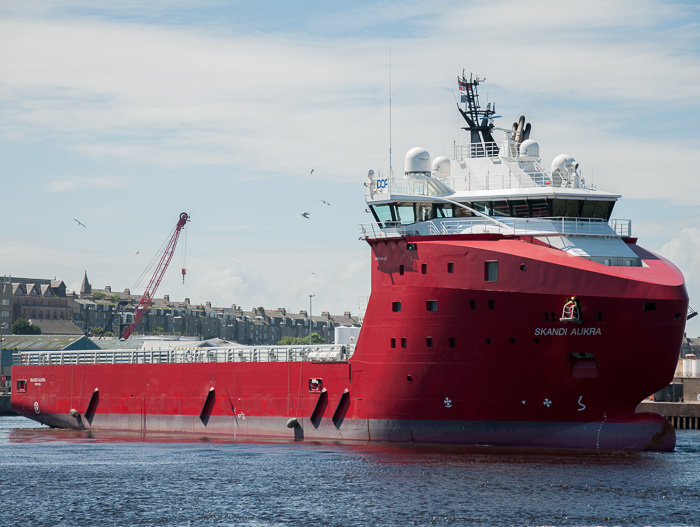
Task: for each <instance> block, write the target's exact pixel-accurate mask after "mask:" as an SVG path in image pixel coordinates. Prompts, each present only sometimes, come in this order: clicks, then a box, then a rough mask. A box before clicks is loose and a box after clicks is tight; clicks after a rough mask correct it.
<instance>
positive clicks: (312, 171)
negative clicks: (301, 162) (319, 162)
mask: <svg viewBox="0 0 700 527" xmlns="http://www.w3.org/2000/svg"><path fill="white" fill-rule="evenodd" d="M311 175H312V176H313V175H314V169H313V168H312V169H311Z"/></svg>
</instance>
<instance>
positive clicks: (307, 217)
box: [301, 211, 311, 220]
mask: <svg viewBox="0 0 700 527" xmlns="http://www.w3.org/2000/svg"><path fill="white" fill-rule="evenodd" d="M301 215H302V216H304V217H305V218H306V219H307V220H308V219H309V216H310V215H311V214H310V213H309V212H306V211H304V212H302V213H301Z"/></svg>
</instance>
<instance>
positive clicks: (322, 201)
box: [319, 199, 331, 207]
mask: <svg viewBox="0 0 700 527" xmlns="http://www.w3.org/2000/svg"><path fill="white" fill-rule="evenodd" d="M319 201H320V202H321V203H325V204H326V205H328V206H329V207H330V206H331V204H330V203H328V202H327V201H326V200H325V199H320V200H319Z"/></svg>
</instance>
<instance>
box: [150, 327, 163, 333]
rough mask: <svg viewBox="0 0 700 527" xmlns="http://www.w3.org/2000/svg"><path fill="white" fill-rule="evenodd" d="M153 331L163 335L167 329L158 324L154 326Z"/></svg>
mask: <svg viewBox="0 0 700 527" xmlns="http://www.w3.org/2000/svg"><path fill="white" fill-rule="evenodd" d="M151 333H155V334H156V335H162V334H163V333H165V330H164V329H163V328H162V327H160V326H156V327H154V328H153V331H151Z"/></svg>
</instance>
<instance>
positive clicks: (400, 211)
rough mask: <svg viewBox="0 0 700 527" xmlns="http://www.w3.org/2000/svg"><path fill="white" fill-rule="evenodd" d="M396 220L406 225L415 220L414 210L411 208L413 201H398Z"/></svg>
mask: <svg viewBox="0 0 700 527" xmlns="http://www.w3.org/2000/svg"><path fill="white" fill-rule="evenodd" d="M395 210H396V221H398V222H399V223H401V224H403V225H406V224H409V223H415V222H416V210H415V209H414V208H413V203H398V204H397V205H396V209H395Z"/></svg>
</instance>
